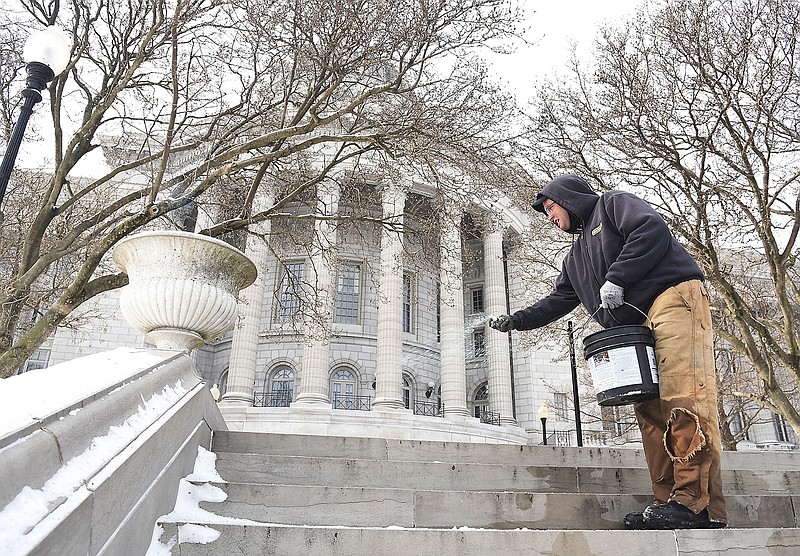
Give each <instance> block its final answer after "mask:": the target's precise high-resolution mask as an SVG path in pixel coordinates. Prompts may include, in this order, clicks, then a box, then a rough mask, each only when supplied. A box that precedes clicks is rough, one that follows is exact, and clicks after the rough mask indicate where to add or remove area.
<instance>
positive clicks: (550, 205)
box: [542, 199, 572, 232]
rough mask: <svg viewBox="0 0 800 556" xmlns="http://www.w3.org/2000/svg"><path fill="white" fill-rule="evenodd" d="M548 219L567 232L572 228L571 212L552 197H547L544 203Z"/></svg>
mask: <svg viewBox="0 0 800 556" xmlns="http://www.w3.org/2000/svg"><path fill="white" fill-rule="evenodd" d="M542 207H543V208H544V214H545V215H546V216H547V219H548V220H549V221H550V222H552V223H553V224H555V225H556V226H558V227H559V229H561V230H564V231H565V232H566V231H567V230H569V229H570V227H571V224H572V223H571V222H570V220H569V213H568V212H567V211H566V210H565V209H564V208H563V207H562V206H561V205H559V204H558V203H556V202H555V201H553V200H552V199H545V201H544V203H543V204H542Z"/></svg>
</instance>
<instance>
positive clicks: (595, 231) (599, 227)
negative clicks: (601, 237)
mask: <svg viewBox="0 0 800 556" xmlns="http://www.w3.org/2000/svg"><path fill="white" fill-rule="evenodd" d="M602 229H603V223H602V222H600V223H599V224H598V225H597V228H595V229H594V230H592V235H593V236H596V235H597V234H599V233H600V230H602Z"/></svg>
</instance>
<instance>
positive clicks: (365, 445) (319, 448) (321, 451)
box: [212, 431, 800, 471]
mask: <svg viewBox="0 0 800 556" xmlns="http://www.w3.org/2000/svg"><path fill="white" fill-rule="evenodd" d="M212 448H213V450H214V452H216V453H218V454H221V453H223V452H233V453H249V454H264V455H270V454H272V455H280V456H306V457H338V458H345V459H373V460H386V461H417V462H425V463H430V462H434V463H435V462H440V463H473V464H474V463H481V464H495V463H499V462H502V463H505V464H512V465H522V466H551V467H559V466H569V467H600V468H612V469H615V468H630V467H639V468H645V467H646V463H645V459H644V452H643V451H642V450H640V449H632V448H613V447H605V446H604V447H594V446H589V447H580V448H579V447H576V446H539V445H536V446H531V445H513V444H478V443H460V442H434V441H420V440H395V439H383V438H357V437H340V436H314V435H297V434H295V435H291V434H274V433H247V432H238V431H216V432H215V433H214V440H213V445H212ZM722 467H723V469H728V470H732V469H746V470H763V471H768V470H769V471H797V470H800V452H723V454H722Z"/></svg>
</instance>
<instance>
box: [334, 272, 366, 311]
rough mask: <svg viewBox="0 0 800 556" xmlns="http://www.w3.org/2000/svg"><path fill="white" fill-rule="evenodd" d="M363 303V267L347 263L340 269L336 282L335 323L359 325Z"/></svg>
mask: <svg viewBox="0 0 800 556" xmlns="http://www.w3.org/2000/svg"><path fill="white" fill-rule="evenodd" d="M360 303H361V265H359V264H352V263H346V264H343V265H342V266H341V267H340V269H339V277H338V279H337V282H336V304H335V307H334V311H333V321H334V322H338V323H340V324H358V315H359V308H360Z"/></svg>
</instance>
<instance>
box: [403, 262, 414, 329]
mask: <svg viewBox="0 0 800 556" xmlns="http://www.w3.org/2000/svg"><path fill="white" fill-rule="evenodd" d="M411 290H412V288H411V275H410V274H403V332H409V333H410V332H411V330H412V328H411V324H412V323H411V309H412V306H411V300H412V291H411Z"/></svg>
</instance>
